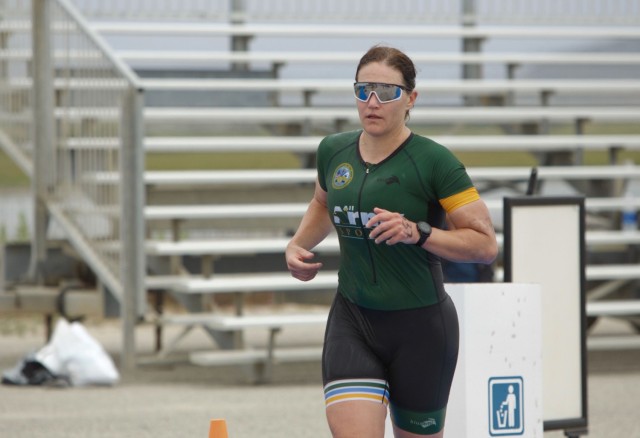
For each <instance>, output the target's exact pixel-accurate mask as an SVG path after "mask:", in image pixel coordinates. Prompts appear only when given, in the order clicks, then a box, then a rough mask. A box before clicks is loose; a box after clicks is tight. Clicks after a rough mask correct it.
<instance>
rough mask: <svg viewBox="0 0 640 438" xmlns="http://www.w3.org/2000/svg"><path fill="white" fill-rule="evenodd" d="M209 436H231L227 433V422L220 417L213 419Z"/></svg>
mask: <svg viewBox="0 0 640 438" xmlns="http://www.w3.org/2000/svg"><path fill="white" fill-rule="evenodd" d="M209 438H229V435H227V423H226V422H225V421H224V420H222V419H220V418H216V419H214V420H211V424H210V425H209Z"/></svg>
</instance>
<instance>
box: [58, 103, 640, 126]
mask: <svg viewBox="0 0 640 438" xmlns="http://www.w3.org/2000/svg"><path fill="white" fill-rule="evenodd" d="M92 110H93V111H92ZM58 113H59V117H61V116H62V115H64V111H63V110H62V109H61V110H60V111H58ZM67 115H68V117H70V118H82V117H87V116H93V117H100V116H101V115H102V117H104V118H112V117H115V115H114V114H113V112H110V111H104V110H100V109H92V108H87V109H82V110H81V109H74V108H71V109H69V110H67ZM144 118H145V121H147V122H148V123H166V122H179V121H184V122H187V121H189V122H192V123H195V122H200V123H202V122H206V123H208V124H211V123H243V124H245V123H249V122H258V123H295V122H304V121H315V122H335V121H337V120H344V121H347V122H353V123H356V122H358V121H359V116H358V112H357V111H356V109H355V107H335V108H329V107H266V108H254V107H245V108H238V107H227V108H222V107H218V108H146V109H145V110H144ZM541 119H545V120H548V121H550V122H553V121H555V122H574V121H575V120H577V119H585V120H593V121H608V122H640V108H639V107H632V106H622V107H610V106H609V107H607V106H586V105H585V106H582V107H438V108H434V107H428V108H425V107H416V108H413V109H412V110H411V120H412V122H413V123H424V124H436V123H451V121H452V120H455V121H456V122H457V123H462V122H466V123H489V122H494V123H516V122H536V121H540V120H541Z"/></svg>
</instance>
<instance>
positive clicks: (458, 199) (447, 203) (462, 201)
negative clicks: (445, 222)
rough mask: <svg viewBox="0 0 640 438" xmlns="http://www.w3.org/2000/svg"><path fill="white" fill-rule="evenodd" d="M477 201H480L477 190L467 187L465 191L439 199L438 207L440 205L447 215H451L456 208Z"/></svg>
mask: <svg viewBox="0 0 640 438" xmlns="http://www.w3.org/2000/svg"><path fill="white" fill-rule="evenodd" d="M478 199H480V194H479V193H478V190H477V189H476V188H475V187H469V188H468V189H467V190H464V191H462V192H460V193H456V194H455V195H451V196H449V197H447V198H443V199H441V200H440V205H442V208H444V210H445V211H446V212H447V213H451V212H452V211H453V210H455V209H456V208H460V207H462V206H463V205H466V204H469V203H470V202H473V201H477V200H478Z"/></svg>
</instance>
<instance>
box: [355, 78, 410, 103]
mask: <svg viewBox="0 0 640 438" xmlns="http://www.w3.org/2000/svg"><path fill="white" fill-rule="evenodd" d="M402 90H404V91H407V92H408V91H409V90H408V89H407V87H403V86H402V85H396V84H385V83H382V82H356V83H354V84H353V91H354V93H355V95H356V99H358V100H359V101H361V102H367V101H368V100H369V98H371V93H375V95H376V98H377V99H378V101H379V102H380V103H389V102H393V101H394V100H398V99H400V97H402Z"/></svg>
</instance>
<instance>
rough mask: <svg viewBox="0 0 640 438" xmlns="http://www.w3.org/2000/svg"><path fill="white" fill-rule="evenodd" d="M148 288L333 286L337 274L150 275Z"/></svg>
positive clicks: (218, 289) (203, 289)
mask: <svg viewBox="0 0 640 438" xmlns="http://www.w3.org/2000/svg"><path fill="white" fill-rule="evenodd" d="M145 283H146V286H147V288H148V289H163V288H169V289H171V290H174V291H176V292H182V293H194V294H202V293H205V294H216V293H236V292H240V293H252V292H274V291H276V292H284V291H312V290H315V291H318V290H335V288H336V286H337V284H338V274H337V272H335V271H327V272H319V273H318V275H317V276H316V277H315V278H314V279H313V280H310V281H300V280H297V279H295V278H293V277H292V276H291V274H290V273H289V272H264V273H254V272H252V273H245V274H216V275H215V276H213V277H210V278H205V277H201V276H177V275H172V276H150V277H147V278H146V282H145Z"/></svg>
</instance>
